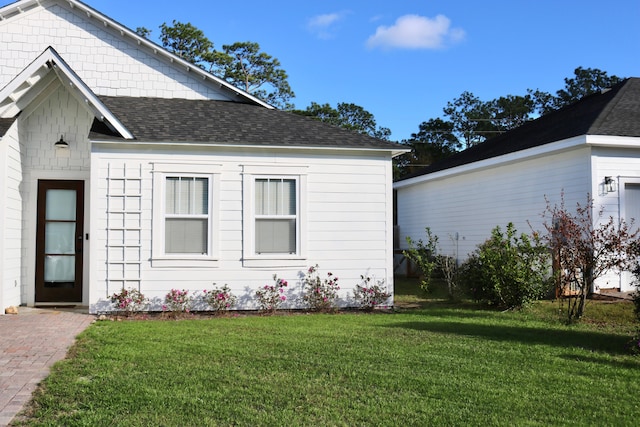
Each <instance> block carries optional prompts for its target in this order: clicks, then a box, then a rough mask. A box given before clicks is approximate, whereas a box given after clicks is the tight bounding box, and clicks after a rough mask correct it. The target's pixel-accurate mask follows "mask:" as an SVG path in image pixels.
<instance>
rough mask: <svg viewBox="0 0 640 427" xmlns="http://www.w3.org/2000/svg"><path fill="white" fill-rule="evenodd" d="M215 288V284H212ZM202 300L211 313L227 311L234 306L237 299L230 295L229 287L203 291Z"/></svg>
mask: <svg viewBox="0 0 640 427" xmlns="http://www.w3.org/2000/svg"><path fill="white" fill-rule="evenodd" d="M213 285H214V286H215V283H214V284H213ZM203 293H204V295H203V299H204V301H205V302H206V303H207V305H209V307H211V308H212V309H213V311H221V310H229V309H231V308H232V307H233V306H234V305H236V301H237V298H236V296H235V295H233V294H232V293H231V290H230V289H229V286H227V285H224V286H223V287H222V288H215V287H214V288H213V289H212V290H210V291H208V290H206V289H205V290H204V292H203Z"/></svg>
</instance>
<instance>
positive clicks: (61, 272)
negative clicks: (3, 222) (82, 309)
mask: <svg viewBox="0 0 640 427" xmlns="http://www.w3.org/2000/svg"><path fill="white" fill-rule="evenodd" d="M83 223H84V181H53V180H51V181H49V180H40V181H38V221H37V230H36V233H37V234H36V295H35V300H36V303H39V302H82V247H83V243H84V241H83V234H84V230H83Z"/></svg>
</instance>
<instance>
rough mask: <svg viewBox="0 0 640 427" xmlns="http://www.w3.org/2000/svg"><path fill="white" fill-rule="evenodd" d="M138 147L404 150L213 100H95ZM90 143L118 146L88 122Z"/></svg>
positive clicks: (291, 116) (315, 122)
mask: <svg viewBox="0 0 640 427" xmlns="http://www.w3.org/2000/svg"><path fill="white" fill-rule="evenodd" d="M100 99H101V100H102V102H104V104H105V105H106V106H107V107H108V108H109V110H110V111H112V112H113V113H114V114H115V115H116V116H117V117H119V118H120V120H121V121H122V123H124V124H125V126H126V127H127V129H129V130H131V132H132V134H133V136H134V137H135V139H136V140H137V141H139V142H155V143H163V142H166V143H192V144H193V143H195V144H205V145H225V146H233V145H238V146H265V147H305V148H312V147H328V148H350V149H353V148H355V149H382V150H392V151H393V152H394V154H400V153H402V152H405V151H407V150H406V147H404V146H403V145H401V144H398V143H395V142H389V141H384V140H380V139H377V138H373V137H370V136H367V135H362V134H359V133H356V132H353V131H348V130H345V129H342V128H339V127H337V126H332V125H329V124H327V123H323V122H320V121H318V120H314V119H311V118H308V117H304V116H300V115H297V114H293V113H291V112H287V111H280V110H275V109H266V108H261V107H259V106H256V105H251V104H244V103H239V102H229V101H216V100H190V99H175V98H174V99H167V98H137V97H135V98H134V97H110V96H101V97H100ZM89 137H90V139H91V140H93V141H122V142H126V141H124V140H123V139H122V138H120V137H118V136H117V135H114V134H113V133H111V132H109V130H108V129H105V128H104V127H103V126H100V124H99V123H97V122H94V126H93V127H92V129H91V133H90V135H89Z"/></svg>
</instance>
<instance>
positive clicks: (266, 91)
mask: <svg viewBox="0 0 640 427" xmlns="http://www.w3.org/2000/svg"><path fill="white" fill-rule="evenodd" d="M212 62H213V65H214V66H215V68H214V70H213V73H214V74H216V75H217V76H219V77H221V78H223V79H224V80H226V81H228V82H229V83H231V84H232V85H234V86H236V87H240V88H242V89H244V90H245V91H246V92H248V93H251V94H253V95H254V96H256V97H258V98H260V99H262V100H264V101H267V102H268V103H270V104H271V105H274V106H277V107H280V108H284V109H291V108H293V105H292V104H290V103H289V100H291V98H293V97H294V96H295V95H294V93H293V91H292V90H291V87H290V86H289V82H288V80H287V79H288V76H287V73H286V72H285V71H284V70H283V69H282V68H280V61H278V59H277V58H274V57H272V56H271V55H268V54H267V53H265V52H261V51H260V45H259V44H258V43H253V42H237V43H233V44H231V45H223V46H222V51H215V52H214V53H213V56H212Z"/></svg>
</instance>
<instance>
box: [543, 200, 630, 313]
mask: <svg viewBox="0 0 640 427" xmlns="http://www.w3.org/2000/svg"><path fill="white" fill-rule="evenodd" d="M603 212H604V208H601V209H600V210H599V211H598V212H597V215H596V216H595V217H594V213H593V199H591V197H590V196H587V203H586V204H585V205H581V204H580V203H577V204H576V210H575V212H570V211H569V210H568V209H567V208H566V207H565V202H564V195H562V196H561V202H560V205H554V206H551V204H550V203H549V201H548V200H547V207H546V209H545V211H544V213H543V218H545V219H546V220H545V222H544V224H543V225H544V228H545V229H546V234H545V240H546V241H547V243H548V246H549V248H550V249H551V251H552V254H553V257H554V269H555V270H556V271H555V273H556V275H557V276H556V278H557V285H556V293H557V294H558V295H560V296H563V297H565V298H566V300H567V301H568V307H567V320H568V321H570V322H572V321H576V320H579V319H580V318H581V317H582V315H583V314H584V310H585V305H586V301H587V296H588V295H589V294H590V293H591V292H592V290H593V288H594V282H595V280H596V279H597V278H599V277H601V276H602V275H604V274H605V273H607V272H608V271H610V270H618V271H621V270H628V269H630V268H632V267H633V261H634V259H635V256H634V254H635V252H634V251H635V249H636V248H637V245H638V243H637V237H638V234H639V232H640V230H636V231H631V229H630V225H629V224H627V223H626V222H625V221H624V220H622V219H621V220H619V221H614V219H613V217H609V220H608V221H606V222H602V221H601V219H602V215H603ZM594 220H595V221H594Z"/></svg>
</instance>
